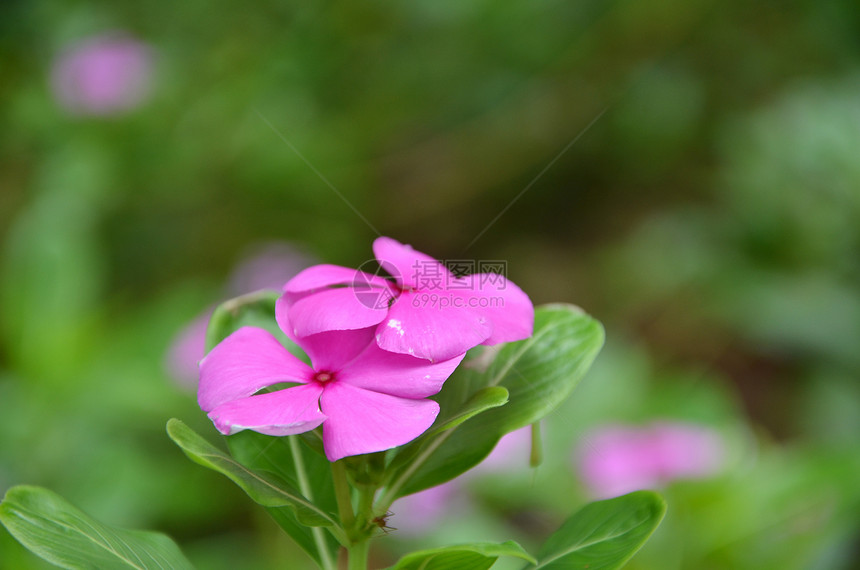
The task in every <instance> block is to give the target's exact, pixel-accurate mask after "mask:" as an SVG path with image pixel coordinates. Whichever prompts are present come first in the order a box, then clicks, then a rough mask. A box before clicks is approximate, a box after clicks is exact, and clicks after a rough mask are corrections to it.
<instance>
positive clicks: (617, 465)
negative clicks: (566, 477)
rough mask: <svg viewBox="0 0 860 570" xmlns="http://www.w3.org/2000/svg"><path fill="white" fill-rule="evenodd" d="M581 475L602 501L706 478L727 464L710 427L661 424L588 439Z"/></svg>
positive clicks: (606, 431) (600, 432)
mask: <svg viewBox="0 0 860 570" xmlns="http://www.w3.org/2000/svg"><path fill="white" fill-rule="evenodd" d="M577 456H578V458H577V464H578V466H579V472H580V476H581V477H582V480H583V481H584V483H585V485H586V487H588V489H589V491H590V493H591V494H592V495H593V496H595V497H597V498H608V497H615V496H618V495H623V494H625V493H629V492H631V491H636V490H639V489H648V488H654V487H660V486H662V485H665V484H667V483H669V482H671V481H673V480H676V479H689V478H702V477H707V476H710V475H713V474H715V473H717V472H718V471H719V470H720V468H721V467H722V465H723V462H724V457H725V448H724V444H723V440H722V438H721V437H720V436H719V434H717V433H716V432H715V431H714V430H712V429H710V428H707V427H705V426H701V425H696V424H689V423H679V422H661V423H655V424H652V425H650V426H646V427H640V428H632V427H625V426H606V427H602V428H599V429H597V430H595V431H594V432H592V433H590V434H589V435H587V436H586V437H585V438H583V442H582V444H581V446H580V448H579V450H578V453H577Z"/></svg>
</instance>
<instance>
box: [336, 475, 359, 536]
mask: <svg viewBox="0 0 860 570" xmlns="http://www.w3.org/2000/svg"><path fill="white" fill-rule="evenodd" d="M331 474H332V479H333V480H334V496H335V498H336V499H337V510H338V513H339V514H340V523H341V524H342V525H343V528H344V529H345V530H346V532H347V535H351V534H352V530H353V529H354V527H355V513H354V512H353V510H352V493H351V492H350V490H349V482H348V481H347V480H346V467H345V466H344V464H343V462H342V461H335V462H334V463H332V464H331Z"/></svg>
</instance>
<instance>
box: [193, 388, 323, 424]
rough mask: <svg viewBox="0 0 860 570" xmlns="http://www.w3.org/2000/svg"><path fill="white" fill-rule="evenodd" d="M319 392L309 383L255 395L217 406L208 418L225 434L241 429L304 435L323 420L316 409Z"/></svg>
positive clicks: (320, 391) (320, 392)
mask: <svg viewBox="0 0 860 570" xmlns="http://www.w3.org/2000/svg"><path fill="white" fill-rule="evenodd" d="M322 391H323V388H322V386H320V385H319V384H317V383H312V384H303V385H301V386H293V387H292V388H287V389H285V390H278V391H277V392H269V393H268V394H257V395H256V396H251V397H249V398H242V399H239V400H233V401H231V402H227V403H226V404H223V405H221V406H218V407H217V408H215V409H214V410H212V411H211V412H209V418H210V419H211V420H212V421H213V422H214V423H215V427H216V428H218V431H220V432H221V433H223V434H224V435H232V434H234V433H236V432H239V431H242V430H244V429H250V430H253V431H256V432H260V433H264V434H266V435H277V436H281V435H293V434H296V433H304V432H306V431H310V430H312V429H314V428H315V427H317V426H318V425H320V424H321V423H323V421H324V420H325V419H326V416H325V414H323V413H322V412H320V409H319V399H320V394H322Z"/></svg>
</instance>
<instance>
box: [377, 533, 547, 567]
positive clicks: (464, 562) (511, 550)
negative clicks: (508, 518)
mask: <svg viewBox="0 0 860 570" xmlns="http://www.w3.org/2000/svg"><path fill="white" fill-rule="evenodd" d="M500 556H514V557H517V558H522V559H524V560H528V561H529V562H531V563H533V564H536V563H537V561H536V560H535V559H534V558H532V557H531V556H530V555H529V553H528V552H526V551H525V550H523V548H522V547H521V546H520V545H519V544H517V543H516V542H514V541H512V540H509V541H507V542H503V543H501V544H496V543H492V542H479V543H474V544H460V545H455V546H446V547H443V548H434V549H431V550H421V551H419V552H412V553H411V554H407V555H406V556H404V557H403V558H401V559H400V560H399V561H398V562H397V564H395V565H394V566H392V567H391V568H389V569H388V570H485V569H486V568H489V567H490V566H492V565H493V564H495V562H496V560H497V559H498V558H499V557H500Z"/></svg>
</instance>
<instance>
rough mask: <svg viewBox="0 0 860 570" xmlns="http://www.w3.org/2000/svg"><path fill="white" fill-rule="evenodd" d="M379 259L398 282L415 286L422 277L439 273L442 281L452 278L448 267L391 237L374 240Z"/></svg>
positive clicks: (374, 252) (374, 247)
mask: <svg viewBox="0 0 860 570" xmlns="http://www.w3.org/2000/svg"><path fill="white" fill-rule="evenodd" d="M373 254H374V255H375V256H376V259H377V261H379V264H380V265H381V266H382V268H383V269H385V270H386V271H387V272H388V273H390V274H391V275H392V277H394V278H395V279H396V280H397V282H398V283H400V284H402V285H407V286H409V287H415V286H416V285H419V284H420V283H419V282H420V281H421V278H422V277H425V278H426V277H429V276H436V275H438V276H439V278H440V279H441V282H442V283H445V279H446V278H448V279H450V278H451V274H450V273H449V271H448V269H447V268H446V267H445V266H444V265H442V264H441V263H439V262H438V261H436V260H435V259H433V258H432V257H430V256H429V255H427V254H424V253H421V252H420V251H417V250H415V249H412V246H411V245H404V244H402V243H400V242H399V241H397V240H393V239H391V238H389V237H378V238H376V239H375V240H374V242H373Z"/></svg>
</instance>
